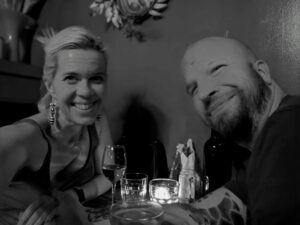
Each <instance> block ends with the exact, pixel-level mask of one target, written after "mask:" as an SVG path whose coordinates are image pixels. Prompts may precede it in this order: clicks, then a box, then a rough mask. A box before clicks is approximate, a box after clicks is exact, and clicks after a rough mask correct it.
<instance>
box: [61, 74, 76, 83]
mask: <svg viewBox="0 0 300 225" xmlns="http://www.w3.org/2000/svg"><path fill="white" fill-rule="evenodd" d="M64 81H67V82H68V83H76V82H77V81H78V78H77V77H76V76H74V75H68V76H65V78H64Z"/></svg>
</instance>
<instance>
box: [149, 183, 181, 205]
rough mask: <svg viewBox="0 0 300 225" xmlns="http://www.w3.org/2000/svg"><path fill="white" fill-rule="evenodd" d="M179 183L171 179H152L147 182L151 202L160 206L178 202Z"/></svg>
mask: <svg viewBox="0 0 300 225" xmlns="http://www.w3.org/2000/svg"><path fill="white" fill-rule="evenodd" d="M178 187H179V183H178V181H176V180H172V179H163V178H161V179H153V180H151V181H150V182H149V195H150V199H151V201H154V202H158V203H160V204H170V203H175V202H178Z"/></svg>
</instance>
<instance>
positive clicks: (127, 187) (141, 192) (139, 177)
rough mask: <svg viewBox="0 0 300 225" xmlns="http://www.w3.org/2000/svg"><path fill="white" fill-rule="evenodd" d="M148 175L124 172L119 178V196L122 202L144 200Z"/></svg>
mask: <svg viewBox="0 0 300 225" xmlns="http://www.w3.org/2000/svg"><path fill="white" fill-rule="evenodd" d="M147 183H148V176H147V174H145V173H125V175H124V176H123V177H122V178H121V197H122V200H123V201H124V202H128V201H144V200H145V199H146V194H147Z"/></svg>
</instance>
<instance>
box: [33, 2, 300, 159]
mask: <svg viewBox="0 0 300 225" xmlns="http://www.w3.org/2000/svg"><path fill="white" fill-rule="evenodd" d="M90 3H91V0H63V1H62V0H48V1H47V2H46V4H45V6H44V7H43V11H42V13H41V15H40V18H39V29H41V28H43V27H45V26H46V25H49V26H52V27H54V28H55V29H62V28H65V27H67V26H70V25H83V26H85V27H87V28H89V29H91V30H92V31H93V32H95V33H96V34H98V35H100V36H101V37H102V38H103V40H104V42H105V43H106V46H107V50H108V53H109V68H108V74H109V80H108V92H107V101H106V105H107V111H108V113H109V118H110V124H111V129H112V132H113V138H114V140H115V141H118V140H119V139H120V137H121V136H122V135H123V131H124V129H123V128H124V126H125V124H127V125H126V126H127V127H128V126H129V127H132V129H131V131H130V132H131V133H132V135H134V134H137V137H139V138H140V137H141V135H143V134H144V136H145V137H146V136H147V137H148V138H149V139H151V138H155V137H158V138H159V139H160V140H161V141H162V142H163V143H164V145H165V147H166V150H167V156H168V161H169V164H170V162H171V160H172V158H173V155H174V153H175V147H176V145H177V143H179V142H183V141H186V139H187V138H189V137H191V138H193V139H194V141H195V144H196V148H197V151H199V153H201V152H202V147H203V144H204V142H205V140H206V139H207V138H208V137H209V130H208V128H206V127H205V126H204V125H203V124H202V122H201V121H200V120H199V118H198V117H197V115H196V112H195V111H194V109H193V106H192V102H191V99H189V97H188V96H187V95H186V93H185V88H184V83H183V78H182V75H181V72H180V60H181V57H182V55H183V52H184V50H185V48H186V47H187V45H188V44H189V43H191V42H193V41H196V40H197V39H199V38H201V37H205V36H209V35H217V36H224V35H228V36H229V37H234V38H238V39H240V40H242V41H244V42H246V43H247V44H248V45H249V46H251V48H253V49H254V50H255V51H256V52H257V54H258V55H259V56H261V58H263V59H264V60H266V61H267V62H268V63H269V65H270V67H271V71H272V74H273V77H274V79H275V80H276V81H278V83H279V84H281V86H282V87H283V88H284V89H285V90H286V91H287V92H288V93H291V94H300V73H299V72H300V64H299V62H300V1H299V0H284V1H282V0H171V1H170V2H169V8H168V9H167V10H166V11H165V12H164V17H163V18H162V19H161V20H153V19H150V20H148V21H146V22H145V23H144V24H143V26H141V27H140V29H141V30H142V31H143V32H144V33H145V34H146V36H147V39H148V40H147V42H144V43H139V42H137V41H135V40H130V39H127V38H125V36H124V35H123V34H122V33H121V32H119V31H117V30H113V29H109V30H107V29H105V20H104V17H103V16H97V17H90V16H89V5H90ZM39 29H38V31H39ZM31 58H32V59H31V62H32V64H34V65H38V66H41V65H42V63H43V59H42V49H41V46H40V45H39V44H38V43H37V42H34V43H33V46H32V57H31ZM132 109H136V110H132ZM128 112H130V113H129V114H130V117H128ZM146 120H147V121H146ZM149 121H151V122H149ZM130 124H132V126H130ZM149 131H150V132H149ZM142 148H143V147H141V149H140V151H141V152H142V151H143V149H142Z"/></svg>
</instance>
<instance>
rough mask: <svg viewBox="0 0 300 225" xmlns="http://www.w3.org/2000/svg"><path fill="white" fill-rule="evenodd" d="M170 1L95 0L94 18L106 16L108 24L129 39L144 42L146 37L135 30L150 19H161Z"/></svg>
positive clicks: (93, 5)
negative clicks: (136, 26)
mask: <svg viewBox="0 0 300 225" xmlns="http://www.w3.org/2000/svg"><path fill="white" fill-rule="evenodd" d="M167 2H168V0H93V2H92V4H91V5H90V9H91V12H92V14H91V15H92V16H96V15H101V14H104V16H105V17H106V22H107V23H108V24H112V25H113V26H114V27H115V28H117V29H119V30H123V31H124V32H125V34H126V36H127V37H129V38H132V37H134V38H136V39H137V40H138V41H144V40H145V39H144V35H143V34H142V33H141V32H140V31H138V30H137V29H136V28H135V25H137V24H140V23H142V22H143V21H145V20H146V19H148V18H149V17H154V18H161V17H162V11H163V10H165V9H166V8H167Z"/></svg>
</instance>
